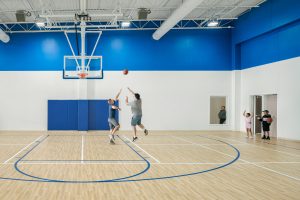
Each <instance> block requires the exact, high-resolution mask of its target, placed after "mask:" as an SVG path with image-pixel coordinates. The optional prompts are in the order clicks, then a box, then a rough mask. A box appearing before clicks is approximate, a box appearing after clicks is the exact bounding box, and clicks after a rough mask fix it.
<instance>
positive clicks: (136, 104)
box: [126, 88, 148, 142]
mask: <svg viewBox="0 0 300 200" xmlns="http://www.w3.org/2000/svg"><path fill="white" fill-rule="evenodd" d="M128 90H129V92H131V93H132V94H133V95H134V98H135V100H133V101H131V102H129V101H128V97H127V96H126V105H128V106H131V112H132V118H131V126H132V128H133V131H134V136H133V139H132V141H133V142H134V141H136V140H137V139H138V137H137V135H136V126H139V127H140V128H141V129H142V130H144V133H145V135H148V130H147V129H146V128H145V126H144V125H143V124H142V100H141V96H140V94H138V93H135V92H133V91H132V90H131V89H130V88H128Z"/></svg>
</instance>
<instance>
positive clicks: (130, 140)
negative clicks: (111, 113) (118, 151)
mask: <svg viewBox="0 0 300 200" xmlns="http://www.w3.org/2000/svg"><path fill="white" fill-rule="evenodd" d="M122 137H124V138H125V139H126V140H127V141H129V142H130V143H132V144H134V145H135V146H136V147H137V148H139V149H140V150H142V151H143V152H144V153H145V154H147V155H148V156H150V157H151V158H152V159H153V160H155V161H156V162H157V163H160V161H159V160H158V159H156V158H155V157H154V156H152V155H151V154H150V153H148V152H147V151H145V150H144V149H142V148H141V147H139V146H138V145H137V144H135V143H134V142H132V141H131V140H129V139H128V138H127V137H126V136H122Z"/></svg>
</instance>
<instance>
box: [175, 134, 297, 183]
mask: <svg viewBox="0 0 300 200" xmlns="http://www.w3.org/2000/svg"><path fill="white" fill-rule="evenodd" d="M173 137H176V136H173ZM199 137H204V136H199ZM204 138H206V137H204ZM178 139H182V138H179V137H178ZM182 140H183V141H186V142H190V143H194V142H191V141H189V140H185V139H182ZM194 144H195V145H199V146H202V145H201V144H198V143H194ZM202 147H203V148H206V149H210V150H212V151H215V152H218V153H220V154H223V155H227V156H229V157H234V156H232V155H230V154H226V153H223V152H221V151H218V150H215V149H212V148H209V147H206V146H202ZM240 160H241V161H243V162H246V163H249V164H251V165H254V166H256V167H259V168H262V169H265V170H268V171H271V172H274V173H276V174H279V175H282V176H286V177H288V178H291V179H294V180H296V181H300V178H296V177H293V176H290V175H288V174H284V173H281V172H278V171H275V170H273V169H270V168H267V167H264V166H260V165H258V164H256V163H252V162H250V161H247V160H244V159H241V158H240Z"/></svg>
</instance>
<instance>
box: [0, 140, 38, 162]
mask: <svg viewBox="0 0 300 200" xmlns="http://www.w3.org/2000/svg"><path fill="white" fill-rule="evenodd" d="M41 137H43V135H41V136H39V137H38V138H36V139H35V140H34V141H33V142H31V143H30V144H28V145H27V146H25V147H24V148H22V149H21V150H20V151H18V152H17V153H16V154H15V155H13V156H12V157H10V158H9V159H7V160H6V161H5V162H4V163H7V162H8V161H10V160H12V159H13V158H14V157H16V156H17V155H18V154H19V153H21V152H22V151H24V150H25V149H27V148H28V147H30V146H31V145H32V144H33V143H35V142H37V141H38V140H39V139H40V138H41Z"/></svg>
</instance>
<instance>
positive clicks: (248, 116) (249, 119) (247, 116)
mask: <svg viewBox="0 0 300 200" xmlns="http://www.w3.org/2000/svg"><path fill="white" fill-rule="evenodd" d="M243 115H244V117H245V126H246V131H247V137H248V138H253V133H252V130H251V127H252V119H253V117H252V116H251V114H250V113H246V110H245V111H244V113H243Z"/></svg>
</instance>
